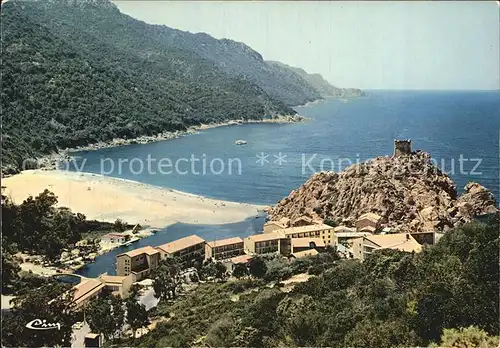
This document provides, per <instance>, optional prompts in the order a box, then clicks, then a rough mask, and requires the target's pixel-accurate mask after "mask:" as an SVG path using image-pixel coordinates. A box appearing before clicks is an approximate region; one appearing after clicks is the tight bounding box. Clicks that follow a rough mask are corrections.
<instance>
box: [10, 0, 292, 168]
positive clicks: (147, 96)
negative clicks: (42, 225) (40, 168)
mask: <svg viewBox="0 0 500 348" xmlns="http://www.w3.org/2000/svg"><path fill="white" fill-rule="evenodd" d="M124 18H125V20H124ZM96 21H99V22H100V23H101V24H102V27H99V26H95V25H94V23H95V22H96ZM129 21H135V20H132V19H131V18H130V17H128V16H125V15H122V14H121V13H120V12H119V11H118V10H117V8H116V7H115V6H114V5H113V4H111V3H109V2H108V1H57V2H50V1H47V2H34V1H26V2H21V1H14V0H11V1H9V2H7V3H5V4H3V5H2V26H3V52H2V54H3V57H2V58H3V67H2V70H3V71H2V86H1V97H2V98H1V107H2V115H3V130H2V150H3V156H2V160H3V167H2V170H3V172H9V171H11V172H12V171H15V170H16V169H18V168H21V167H22V165H23V161H24V160H25V159H27V158H29V157H33V156H37V155H40V154H44V153H49V152H51V151H56V150H57V148H65V147H75V146H78V145H84V144H88V143H93V142H96V141H106V140H110V139H113V138H115V137H121V138H124V137H126V138H130V137H136V136H139V135H144V134H147V135H151V134H156V133H158V132H161V131H165V130H177V129H184V128H186V127H188V126H190V125H196V124H200V123H208V122H218V121H222V120H230V119H241V118H243V119H259V118H262V117H263V116H265V115H277V114H294V113H295V111H293V110H292V109H290V108H288V107H286V106H285V105H284V104H283V103H282V102H280V101H277V100H275V99H273V98H271V97H269V96H268V95H267V93H266V92H265V91H263V90H262V89H261V88H260V87H259V86H257V85H256V84H254V83H252V82H250V81H248V80H247V79H245V78H243V77H235V76H229V75H228V74H227V73H225V72H224V71H222V70H221V69H220V68H219V67H217V66H216V65H215V64H214V63H213V62H211V61H209V60H207V59H204V58H202V57H200V56H199V55H197V54H196V53H194V52H192V51H189V50H183V49H179V48H174V47H168V46H165V45H163V44H162V43H161V42H159V41H158V40H156V39H155V38H154V37H149V36H148V35H146V34H145V33H144V32H141V31H140V30H138V29H137V30H136V29H134V28H133V27H131V28H129V27H127V23H128V22H129ZM135 22H137V23H139V24H137V26H138V27H140V28H142V29H144V31H145V32H146V33H147V32H154V31H156V30H157V29H158V28H157V27H156V26H149V25H146V24H144V23H142V22H138V21H135ZM105 23H107V26H104V24H105ZM123 31H125V32H128V33H125V32H123Z"/></svg>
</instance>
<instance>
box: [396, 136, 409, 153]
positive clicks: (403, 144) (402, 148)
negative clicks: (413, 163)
mask: <svg viewBox="0 0 500 348" xmlns="http://www.w3.org/2000/svg"><path fill="white" fill-rule="evenodd" d="M410 154H411V140H410V139H405V140H398V139H394V155H393V156H394V157H397V156H401V155H410Z"/></svg>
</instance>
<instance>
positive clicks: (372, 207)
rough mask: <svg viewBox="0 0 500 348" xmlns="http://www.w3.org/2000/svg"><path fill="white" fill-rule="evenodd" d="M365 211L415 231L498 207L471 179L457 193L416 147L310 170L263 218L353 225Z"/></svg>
mask: <svg viewBox="0 0 500 348" xmlns="http://www.w3.org/2000/svg"><path fill="white" fill-rule="evenodd" d="M368 212H373V213H376V214H378V215H380V216H381V217H382V225H383V226H385V227H392V228H395V229H396V230H398V231H400V232H408V231H412V232H417V231H446V230H447V229H449V228H451V227H453V226H456V225H459V224H461V223H464V222H468V221H470V220H472V219H473V218H474V217H476V216H479V215H483V214H490V213H495V212H498V208H497V203H496V201H495V197H494V196H493V194H492V193H491V192H489V191H488V190H487V189H486V188H485V187H483V186H481V185H480V184H477V183H474V182H470V183H469V184H467V185H466V186H465V188H464V193H463V194H462V195H460V196H458V194H457V190H456V185H455V183H454V182H453V181H452V180H451V179H450V178H449V177H448V175H446V174H444V173H443V172H442V171H441V170H440V169H439V168H437V167H435V166H434V165H433V163H432V162H431V156H430V155H429V154H428V153H425V152H421V151H418V152H412V153H409V154H401V155H398V156H392V157H389V156H385V157H377V158H375V159H372V160H369V161H367V162H364V163H360V164H355V165H352V166H350V167H348V168H346V169H345V170H344V171H342V172H340V173H335V172H320V173H316V174H314V175H313V176H312V177H311V178H310V179H309V180H308V181H307V182H306V183H304V184H303V185H302V186H301V187H300V188H299V189H297V190H294V191H292V192H291V193H290V194H289V195H288V197H286V198H284V199H283V200H281V201H280V202H279V203H278V204H277V205H276V206H274V207H272V208H271V209H270V210H269V219H270V220H279V219H280V218H282V217H287V218H290V219H292V220H293V219H297V218H299V217H302V216H307V217H310V218H312V219H313V220H316V221H317V220H320V219H329V220H335V221H337V222H339V223H342V224H345V225H347V226H354V223H355V221H356V219H357V218H358V217H359V216H360V215H362V214H364V213H368Z"/></svg>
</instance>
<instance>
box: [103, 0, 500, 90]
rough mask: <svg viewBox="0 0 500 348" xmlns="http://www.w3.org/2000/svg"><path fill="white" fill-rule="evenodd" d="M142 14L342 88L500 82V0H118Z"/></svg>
mask: <svg viewBox="0 0 500 348" xmlns="http://www.w3.org/2000/svg"><path fill="white" fill-rule="evenodd" d="M113 2H114V3H115V4H116V5H117V6H118V8H119V9H120V10H121V11H122V12H123V13H126V14H128V15H130V16H132V17H134V18H137V19H140V20H143V21H145V22H148V23H152V24H165V25H167V26H169V27H173V28H176V29H180V30H185V31H190V32H193V33H197V32H205V33H208V34H210V35H212V36H214V37H215V38H228V39H233V40H236V41H241V42H244V43H246V44H247V45H249V46H250V47H252V48H253V49H255V50H256V51H258V52H259V53H261V54H262V56H263V57H264V59H266V60H278V61H281V62H283V63H286V64H288V65H292V66H297V67H301V68H303V69H305V70H306V71H307V72H310V73H320V74H321V75H322V76H323V77H324V78H326V79H327V80H328V81H329V82H330V83H332V84H333V85H335V86H338V87H356V88H363V89H434V90H435V89H438V90H439V89H444V90H455V89H461V90H476V89H479V90H487V89H500V72H499V70H500V68H499V66H500V59H499V52H500V48H499V41H500V37H499V35H500V34H499V33H500V30H499V9H500V7H499V5H498V1H489V2H486V1H485V2H481V1H474V2H472V1H470V2H468V1H455V2H444V1H443V2H427V1H422V2H393V1H388V2H355V1H346V2H324V1H322V2H310V1H252V2H244V1H218V2H215V1H214V2H212V1H194V2H190V1H113Z"/></svg>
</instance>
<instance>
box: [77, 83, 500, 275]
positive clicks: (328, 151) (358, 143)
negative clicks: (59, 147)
mask: <svg viewBox="0 0 500 348" xmlns="http://www.w3.org/2000/svg"><path fill="white" fill-rule="evenodd" d="M296 110H297V111H298V112H299V114H301V115H303V116H306V117H309V118H310V119H309V120H308V121H306V122H305V123H297V124H249V125H240V126H229V127H220V128H214V129H209V130H206V131H202V132H201V133H200V134H197V135H192V136H186V137H182V138H180V139H175V140H169V141H162V142H156V143H151V144H145V145H128V146H123V147H118V148H109V149H102V150H97V151H87V152H80V153H78V154H77V155H78V156H79V157H78V159H77V160H76V163H74V164H75V165H76V166H78V167H81V166H82V165H83V171H85V172H91V173H98V174H101V173H104V174H106V175H110V176H113V177H119V178H124V179H129V180H135V181H140V182H144V183H148V184H152V185H157V186H164V187H169V188H173V189H177V190H180V191H185V192H190V193H195V194H200V195H204V196H208V197H213V198H218V199H223V200H229V201H238V202H248V203H258V204H274V203H276V202H277V201H279V200H281V199H282V198H283V197H285V196H286V195H288V193H289V192H290V191H291V190H293V189H296V188H298V187H299V186H300V185H301V184H302V183H303V182H304V181H306V180H307V179H308V178H309V177H310V176H311V174H312V173H313V172H314V171H320V170H322V169H324V170H332V169H333V170H335V171H339V170H341V169H343V168H344V167H346V166H347V165H348V164H349V163H356V162H358V161H364V160H366V159H369V158H373V157H376V156H384V155H391V154H392V150H393V140H394V139H395V138H399V139H406V138H411V139H412V146H413V149H421V150H423V151H426V152H429V153H430V154H431V155H432V157H433V159H435V160H436V162H437V164H438V166H439V167H440V168H441V169H443V170H444V171H446V172H448V173H449V175H450V176H451V177H452V179H453V180H454V181H455V183H456V184H457V189H458V191H459V192H461V191H462V190H463V187H464V186H465V185H466V184H467V182H468V181H470V180H472V181H476V182H479V183H480V184H482V185H484V186H486V187H487V188H488V189H490V190H491V191H492V192H493V193H494V195H495V196H496V197H497V199H498V198H499V197H500V190H499V140H500V139H499V130H500V93H499V92H498V91H487V92H482V91H481V92H479V91H478V92H476V91H474V92H466V91H460V92H455V91H454V92H445V91H439V92H436V91H417V92H415V91H411V92H410V91H370V92H368V96H366V97H363V98H359V99H354V100H351V101H350V102H348V103H342V102H341V101H340V100H338V99H334V100H328V101H324V102H320V103H317V104H313V105H309V106H304V107H297V108H296ZM238 139H243V140H246V141H247V142H248V143H247V144H246V145H242V146H236V145H235V141H236V140H238ZM148 156H149V158H150V159H151V160H150V161H149V162H150V163H151V165H150V168H151V169H150V170H148V169H147V168H148V165H147V163H148ZM191 156H193V157H194V158H195V159H199V161H196V162H194V167H193V168H192V167H191V162H189V159H190V158H191ZM266 156H267V157H266ZM181 158H182V159H181ZM461 158H463V159H464V160H463V161H462V165H461V164H460V159H461ZM120 159H121V161H122V165H121V166H120V165H119V161H120ZM161 159H163V162H162V163H163V164H165V163H167V164H168V162H169V161H170V163H171V164H172V167H165V166H164V167H162V168H163V171H164V172H168V171H169V170H172V173H169V174H166V173H165V174H161V173H160V172H159V167H158V162H159V161H160V160H161ZM179 159H181V160H180V161H178V160H179ZM183 159H186V160H183ZM203 159H205V163H206V167H205V173H204V172H203ZM280 159H281V160H280ZM465 160H467V161H465ZM176 161H178V162H177V163H178V169H179V172H177V173H176V171H175V168H174V167H175V163H176ZM322 161H323V162H322ZM221 162H222V163H223V167H222V165H221ZM111 163H113V168H112V166H111ZM141 163H142V165H143V167H144V170H143V171H142V172H140V173H138V174H135V173H137V172H139V170H140V167H141ZM210 163H212V165H213V167H212V169H213V170H211V167H210ZM102 164H104V165H102ZM476 166H477V167H476ZM229 168H231V171H230V170H229ZM70 169H73V170H74V167H71V168H70ZM111 169H114V170H111ZM193 169H194V170H193ZM221 169H223V170H222V172H221V173H219V171H220V170H221ZM103 171H104V172H103ZM153 172H156V173H155V174H152V173H153ZM233 227H234V228H235V229H232V227H231V226H229V227H227V228H229V230H232V234H233V235H238V233H239V232H240V231H241V230H242V228H243V230H246V231H247V230H248V231H251V230H252V229H253V228H254V227H255V226H253V225H252V224H250V223H249V222H248V221H246V222H242V225H237V226H233ZM223 228H224V227H222V226H205V227H204V226H189V225H179V226H172V227H170V229H173V230H172V231H169V233H160V234H159V235H157V236H155V237H156V238H158V243H157V244H161V243H165V242H167V241H168V240H171V237H172V236H174V235H175V236H176V237H178V236H182V235H187V234H189V233H190V232H191V231H196V233H197V234H200V233H201V234H204V235H203V236H202V235H201V234H200V236H202V237H207V238H213V237H217V234H218V232H217V231H219V230H221V229H223ZM162 236H163V237H162ZM159 239H162V241H161V243H160V242H159ZM172 239H173V238H172ZM142 242H146V241H141V243H142ZM147 243H148V244H152V245H154V243H150V242H149V241H148V242H147ZM134 247H135V246H134ZM106 257H107V256H106ZM113 257H114V256H113ZM113 267H114V266H113Z"/></svg>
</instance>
